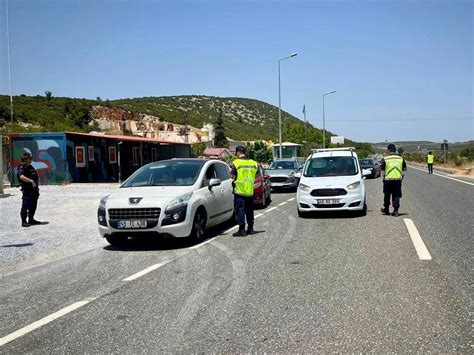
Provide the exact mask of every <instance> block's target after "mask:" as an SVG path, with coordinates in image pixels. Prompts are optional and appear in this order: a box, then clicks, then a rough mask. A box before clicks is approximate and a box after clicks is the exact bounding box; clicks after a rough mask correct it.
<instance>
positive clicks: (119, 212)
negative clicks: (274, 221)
mask: <svg viewBox="0 0 474 355" xmlns="http://www.w3.org/2000/svg"><path fill="white" fill-rule="evenodd" d="M160 212H161V208H111V209H109V218H110V219H146V218H153V219H157V218H159V217H160Z"/></svg>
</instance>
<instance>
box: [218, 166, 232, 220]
mask: <svg viewBox="0 0 474 355" xmlns="http://www.w3.org/2000/svg"><path fill="white" fill-rule="evenodd" d="M216 172H217V178H218V179H220V180H221V186H219V187H220V188H221V192H222V205H223V206H224V215H223V216H222V220H223V221H225V220H227V219H229V218H230V217H231V216H232V212H233V210H234V194H233V189H232V179H231V177H230V168H229V166H228V165H227V164H225V163H216Z"/></svg>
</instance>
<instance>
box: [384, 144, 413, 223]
mask: <svg viewBox="0 0 474 355" xmlns="http://www.w3.org/2000/svg"><path fill="white" fill-rule="evenodd" d="M396 151H397V148H396V147H395V144H392V143H390V144H389V145H388V146H387V156H385V157H384V158H383V159H382V163H381V164H380V170H381V173H382V181H383V194H384V198H383V208H382V210H381V211H382V213H383V214H385V215H389V214H390V210H389V207H390V196H391V197H392V206H393V212H392V216H395V217H398V209H399V208H400V198H401V197H402V179H403V175H402V171H404V170H407V165H406V163H405V160H404V159H403V158H402V157H401V156H399V155H397V154H395V152H396Z"/></svg>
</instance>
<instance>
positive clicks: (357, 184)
mask: <svg viewBox="0 0 474 355" xmlns="http://www.w3.org/2000/svg"><path fill="white" fill-rule="evenodd" d="M359 187H360V181H356V182H354V183H353V184H350V185H347V189H348V190H349V191H352V190H355V189H358V188H359Z"/></svg>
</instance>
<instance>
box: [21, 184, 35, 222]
mask: <svg viewBox="0 0 474 355" xmlns="http://www.w3.org/2000/svg"><path fill="white" fill-rule="evenodd" d="M38 198H39V191H38V190H37V189H35V190H23V197H22V204H21V212H20V215H21V220H22V221H23V222H26V218H27V217H28V219H29V220H30V221H31V220H33V219H34V217H35V212H36V206H37V205H38Z"/></svg>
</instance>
